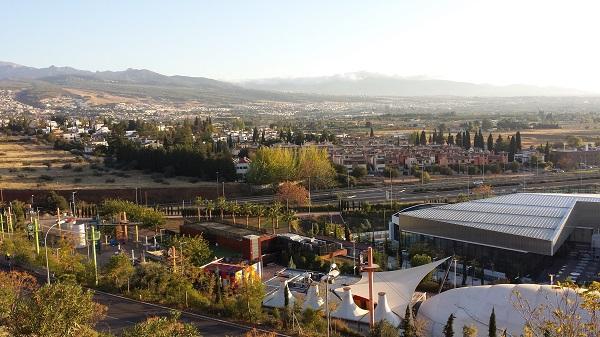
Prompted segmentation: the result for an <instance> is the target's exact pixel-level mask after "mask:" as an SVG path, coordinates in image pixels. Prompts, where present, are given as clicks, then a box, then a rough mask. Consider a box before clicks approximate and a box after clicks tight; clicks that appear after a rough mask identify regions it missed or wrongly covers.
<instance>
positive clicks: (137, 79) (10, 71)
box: [0, 62, 307, 104]
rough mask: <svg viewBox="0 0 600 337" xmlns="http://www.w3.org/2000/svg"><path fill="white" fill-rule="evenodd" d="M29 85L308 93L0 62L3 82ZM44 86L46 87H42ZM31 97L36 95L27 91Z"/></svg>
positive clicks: (134, 91) (215, 98) (224, 97)
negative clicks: (271, 90)
mask: <svg viewBox="0 0 600 337" xmlns="http://www.w3.org/2000/svg"><path fill="white" fill-rule="evenodd" d="M1 83H4V84H5V85H6V86H15V83H17V84H27V85H29V86H31V87H33V88H35V89H36V90H32V91H34V92H36V93H42V94H41V95H42V96H43V92H44V90H46V89H48V90H52V91H53V92H56V91H57V90H58V89H61V88H71V89H83V90H89V91H96V92H104V93H110V94H114V95H119V96H126V97H144V98H148V97H150V98H154V99H158V100H173V101H187V100H199V101H203V102H206V103H212V104H228V103H242V102H248V101H257V100H278V101H296V100H303V99H306V98H307V97H306V96H307V95H298V94H294V95H291V94H286V93H281V92H270V91H264V90H255V89H249V88H243V87H240V86H238V85H235V84H232V83H228V82H222V81H217V80H213V79H210V78H204V77H187V76H166V75H162V74H159V73H155V72H153V71H150V70H146V69H127V70H123V71H97V72H92V71H87V70H79V69H75V68H71V67H55V66H51V67H48V68H33V67H27V66H22V65H18V64H14V63H9V62H0V84H1ZM40 88H42V89H40ZM26 96H27V97H28V100H29V101H31V100H33V99H34V98H33V97H32V95H30V94H29V93H27V95H26Z"/></svg>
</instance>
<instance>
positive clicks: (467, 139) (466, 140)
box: [463, 130, 471, 150]
mask: <svg viewBox="0 0 600 337" xmlns="http://www.w3.org/2000/svg"><path fill="white" fill-rule="evenodd" d="M463 142H464V143H465V149H467V150H468V149H470V148H471V133H470V132H469V130H467V132H465V138H464V141H463Z"/></svg>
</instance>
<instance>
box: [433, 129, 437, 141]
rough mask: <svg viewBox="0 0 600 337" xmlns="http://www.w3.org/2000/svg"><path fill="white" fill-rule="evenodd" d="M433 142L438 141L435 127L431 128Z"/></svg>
mask: <svg viewBox="0 0 600 337" xmlns="http://www.w3.org/2000/svg"><path fill="white" fill-rule="evenodd" d="M433 143H434V144H437V143H438V133H437V129H433Z"/></svg>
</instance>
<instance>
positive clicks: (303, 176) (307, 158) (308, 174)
mask: <svg viewBox="0 0 600 337" xmlns="http://www.w3.org/2000/svg"><path fill="white" fill-rule="evenodd" d="M296 161H297V163H298V165H297V169H296V172H297V174H296V178H297V179H299V180H304V181H306V180H307V179H309V178H310V179H311V182H310V184H311V188H314V187H316V188H327V187H331V186H333V185H334V181H335V176H336V172H335V169H334V168H333V165H332V163H331V161H330V160H329V153H328V152H327V150H326V149H321V148H317V147H316V146H305V147H302V148H301V149H300V150H299V151H298V153H297V158H296Z"/></svg>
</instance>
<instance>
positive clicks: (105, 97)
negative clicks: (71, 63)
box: [64, 88, 139, 105]
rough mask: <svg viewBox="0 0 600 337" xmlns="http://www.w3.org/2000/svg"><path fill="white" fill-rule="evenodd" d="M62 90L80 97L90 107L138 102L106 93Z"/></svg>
mask: <svg viewBox="0 0 600 337" xmlns="http://www.w3.org/2000/svg"><path fill="white" fill-rule="evenodd" d="M64 90H66V91H68V92H70V93H72V94H74V95H78V96H81V97H84V99H85V100H86V101H87V102H88V104H90V105H102V104H111V103H137V102H138V101H139V100H138V99H135V98H130V97H123V96H117V95H111V94H108V93H102V92H95V91H86V90H80V89H71V88H64Z"/></svg>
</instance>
